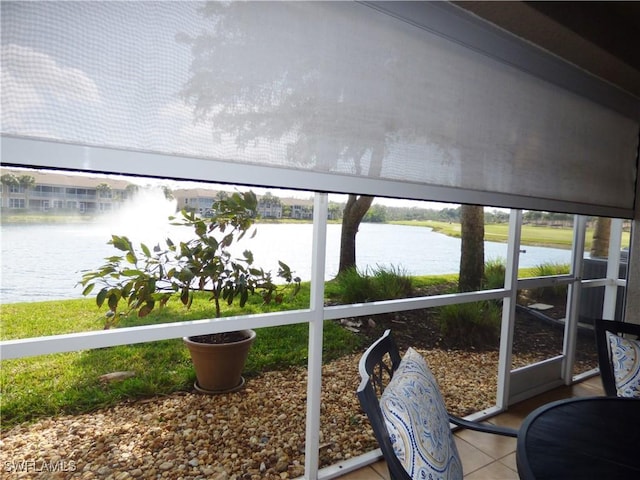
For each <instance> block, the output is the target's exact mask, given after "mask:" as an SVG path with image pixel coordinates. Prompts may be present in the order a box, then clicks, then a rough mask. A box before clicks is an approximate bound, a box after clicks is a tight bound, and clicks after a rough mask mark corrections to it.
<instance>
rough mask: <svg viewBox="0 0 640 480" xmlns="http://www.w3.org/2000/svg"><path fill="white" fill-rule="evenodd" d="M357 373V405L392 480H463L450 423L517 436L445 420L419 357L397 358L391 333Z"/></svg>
mask: <svg viewBox="0 0 640 480" xmlns="http://www.w3.org/2000/svg"><path fill="white" fill-rule="evenodd" d="M359 369H360V377H361V379H362V380H361V382H360V385H359V386H358V390H357V395H358V398H359V400H360V405H361V406H362V409H363V410H364V412H365V413H366V414H367V416H368V418H369V422H370V423H371V426H372V428H373V433H374V435H375V437H376V440H377V441H378V444H379V445H380V449H381V450H382V455H383V456H384V459H385V461H386V462H387V466H388V468H389V473H390V474H391V478H392V479H394V480H400V479H402V480H412V479H417V478H432V477H431V475H433V476H434V477H436V476H437V477H438V478H439V477H447V478H462V475H463V472H462V464H461V462H460V457H459V454H458V451H457V448H456V446H455V441H454V439H453V434H452V431H451V424H454V425H457V426H459V427H463V428H468V429H471V430H476V431H480V432H485V433H492V434H497V435H504V436H509V437H517V435H518V432H517V430H514V429H511V428H506V427H499V426H495V425H490V424H484V423H479V422H473V421H469V420H465V419H463V418H460V417H456V416H454V415H450V414H449V413H448V412H447V411H446V407H445V404H444V400H443V398H442V395H441V393H440V390H439V387H438V385H437V382H436V380H435V378H434V377H433V375H432V374H431V372H430V371H429V368H428V366H427V364H426V362H425V361H424V359H423V358H422V356H421V355H420V354H419V353H417V352H416V351H415V350H413V349H412V348H409V349H408V350H407V352H406V353H405V355H404V357H402V358H401V357H400V352H399V351H398V347H397V345H396V343H395V341H394V339H393V336H392V334H391V331H390V330H387V331H385V332H384V334H383V335H382V336H381V337H380V338H379V339H378V340H376V341H375V342H374V343H373V344H372V345H371V346H370V347H369V348H368V349H367V350H366V351H365V352H364V354H363V355H362V358H361V359H360V363H359ZM390 430H391V431H390ZM394 446H395V449H394ZM405 466H406V468H405Z"/></svg>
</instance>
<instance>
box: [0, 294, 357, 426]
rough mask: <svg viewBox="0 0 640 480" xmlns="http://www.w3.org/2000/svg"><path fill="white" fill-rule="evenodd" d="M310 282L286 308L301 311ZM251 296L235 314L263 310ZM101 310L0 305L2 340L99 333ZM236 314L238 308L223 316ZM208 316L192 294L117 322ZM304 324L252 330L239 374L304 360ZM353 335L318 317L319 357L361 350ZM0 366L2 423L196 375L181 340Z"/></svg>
mask: <svg viewBox="0 0 640 480" xmlns="http://www.w3.org/2000/svg"><path fill="white" fill-rule="evenodd" d="M308 304H309V286H308V284H307V285H305V286H304V288H303V290H302V291H301V293H300V294H299V295H298V296H297V297H296V298H295V300H294V301H293V302H290V303H289V304H287V305H286V306H284V305H280V306H277V307H275V306H271V307H270V310H273V309H274V308H279V309H284V308H288V309H291V308H307V306H308ZM265 309H266V307H263V306H262V305H261V304H260V301H259V300H258V299H255V300H254V301H253V303H252V304H250V305H249V306H248V308H245V309H244V310H242V313H247V314H248V313H258V312H264V311H265ZM104 311H105V308H103V309H102V311H98V309H97V307H96V306H95V303H94V300H93V299H82V300H64V301H55V302H37V303H18V304H10V305H2V306H0V332H1V337H2V339H3V340H9V339H17V338H28V337H35V336H41V335H55V334H63V333H71V332H82V331H94V330H101V329H102V328H103V326H104V321H103V317H102V316H103V315H104ZM236 314H240V310H239V308H238V307H235V308H229V309H227V310H226V311H225V315H236ZM212 315H213V306H212V305H211V304H210V303H209V302H208V301H207V299H206V298H203V297H201V298H198V299H197V300H196V301H195V302H194V305H193V306H192V308H191V310H189V311H186V310H185V309H184V308H183V307H182V306H181V305H180V304H179V302H170V303H169V305H168V307H167V308H165V309H163V310H162V311H158V312H153V313H152V314H150V315H148V316H147V317H145V318H144V319H138V318H137V317H135V316H131V317H126V318H123V319H122V320H121V326H134V325H142V324H151V323H166V322H174V321H176V320H194V319H198V318H208V317H211V316H212ZM308 329H309V326H308V324H306V323H305V324H298V325H287V326H282V327H270V328H262V329H258V330H257V333H258V336H257V338H256V341H255V343H254V345H253V347H252V349H251V352H250V355H249V359H248V360H247V365H246V369H245V375H246V376H249V377H250V376H252V375H257V374H259V373H260V372H262V371H267V370H273V369H280V368H283V367H287V366H292V365H305V364H306V361H307V345H308ZM360 346H361V345H360V339H359V338H358V337H357V336H356V335H354V334H353V333H351V332H349V331H347V330H345V329H343V328H342V327H340V326H339V325H338V324H337V323H335V322H331V321H327V322H325V331H324V348H325V351H324V359H325V360H330V359H335V358H338V357H340V356H342V355H345V354H347V353H352V352H354V351H356V350H357V349H358V348H359V347H360ZM1 365H2V368H1V369H0V386H1V392H2V424H1V426H2V428H7V427H10V426H12V425H15V424H17V423H21V422H25V421H31V420H33V419H36V418H38V417H41V416H50V415H57V414H73V413H81V412H88V411H92V410H94V409H96V408H100V407H103V406H107V405H113V404H115V403H118V402H120V401H122V400H125V399H127V398H137V397H144V396H153V395H162V394H168V393H171V392H175V391H178V390H184V389H191V387H192V385H193V382H194V381H195V374H194V372H193V368H192V365H191V360H190V358H189V353H188V351H187V350H186V348H185V347H184V346H183V344H182V340H180V339H173V340H164V341H158V342H149V343H142V344H135V345H123V346H117V347H109V348H100V349H94V350H85V351H80V352H71V353H61V354H53V355H43V356H40V357H30V358H23V359H17V360H3V361H2V363H1ZM125 370H132V371H134V372H135V374H136V375H135V377H132V378H129V379H126V380H124V381H122V382H115V383H110V384H105V383H101V382H100V376H101V375H104V374H107V373H111V372H117V371H125Z"/></svg>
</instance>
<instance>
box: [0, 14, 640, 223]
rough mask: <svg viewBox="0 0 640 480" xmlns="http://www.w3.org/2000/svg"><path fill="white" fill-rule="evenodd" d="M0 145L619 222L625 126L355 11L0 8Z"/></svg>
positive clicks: (630, 181)
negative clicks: (302, 178) (292, 177)
mask: <svg viewBox="0 0 640 480" xmlns="http://www.w3.org/2000/svg"><path fill="white" fill-rule="evenodd" d="M426 3H427V5H421V6H420V7H421V8H426V9H428V8H430V7H429V5H428V3H429V2H426ZM2 133H3V134H4V135H10V136H12V137H20V138H23V139H24V138H27V139H29V138H33V139H36V138H38V139H45V140H53V141H56V142H64V143H70V144H75V145H81V146H95V147H108V148H113V149H118V150H119V151H124V152H127V151H131V152H140V151H142V152H151V153H160V154H165V155H166V154H169V155H175V156H176V158H177V160H176V161H179V157H181V156H184V157H193V158H199V159H202V161H203V162H204V161H207V160H216V161H223V162H233V163H241V164H254V165H262V166H264V165H266V166H277V167H281V168H285V169H288V170H290V171H296V172H300V171H304V172H309V175H313V174H314V173H317V172H322V173H324V174H326V173H328V174H329V175H322V176H321V177H320V180H319V182H318V183H317V186H318V189H319V190H327V191H333V190H335V186H334V185H332V182H333V180H332V178H334V176H336V177H337V176H341V177H344V176H347V177H348V176H357V177H366V178H373V179H378V180H381V181H394V182H399V184H402V182H411V183H414V184H415V183H417V184H420V185H425V186H438V187H446V188H450V189H461V190H465V191H467V192H472V193H471V197H467V198H469V199H470V200H474V196H473V195H474V194H473V192H478V200H482V203H488V202H487V201H486V197H484V196H481V195H484V194H486V193H487V192H489V193H495V194H500V195H502V196H501V197H500V198H501V200H500V202H501V206H507V207H508V206H513V205H510V204H509V203H510V202H509V198H510V196H513V197H514V198H515V197H516V196H517V197H519V198H521V197H523V196H524V197H528V198H531V199H532V201H535V199H551V200H554V201H557V202H560V204H562V203H566V204H567V205H574V204H580V205H586V206H587V207H586V208H587V209H588V206H589V205H593V206H599V207H602V206H604V207H610V208H611V209H614V210H615V213H616V214H617V215H620V209H626V210H628V211H631V210H632V209H633V202H634V186H635V175H636V170H635V169H636V151H637V145H638V119H637V118H630V117H629V116H626V115H624V114H622V113H618V112H617V111H615V110H614V109H611V108H608V107H606V106H604V105H602V104H600V103H597V102H594V101H592V100H591V99H587V98H585V97H583V96H581V95H578V94H576V93H573V92H571V91H568V90H566V89H564V88H561V87H559V86H556V85H555V84H553V83H551V82H547V81H545V80H543V79H541V78H539V77H538V76H534V75H532V74H530V73H527V72H525V71H523V70H521V69H519V68H517V67H515V66H513V65H510V64H508V63H505V62H503V61H500V60H497V59H495V58H492V57H490V56H488V55H486V54H484V53H480V52H478V51H476V50H475V49H471V48H468V47H467V46H465V45H462V44H460V43H459V42H455V41H452V40H451V39H449V38H445V37H443V36H440V35H437V34H435V33H433V32H430V31H427V30H425V29H423V28H420V27H419V26H417V25H415V24H413V23H410V22H407V21H403V20H400V19H398V18H396V17H394V16H391V15H388V14H386V13H384V12H381V11H378V10H377V9H374V8H370V7H369V6H367V5H364V4H359V3H354V2H273V3H272V2H238V3H233V2H212V3H206V4H205V3H199V2H2ZM3 150H4V149H3ZM7 156H9V157H10V158H4V157H7ZM132 158H135V157H132ZM3 161H4V162H10V163H15V164H20V163H21V161H23V159H21V158H20V155H19V154H17V155H16V154H15V153H13V150H12V153H11V155H9V152H8V151H3ZM32 162H34V163H36V164H37V162H38V160H37V159H35V160H33V159H32ZM60 162H64V159H60ZM32 165H33V163H32ZM61 166H63V165H61ZM94 168H95V167H94ZM100 168H101V169H103V170H104V169H108V165H107V166H104V165H103V166H101V167H100ZM145 168H147V170H149V171H148V172H146V173H149V174H153V175H162V173H163V172H162V171H158V168H159V167H158V166H157V165H156V166H154V165H153V162H151V163H149V166H148V167H145ZM160 170H161V169H160ZM193 175H194V178H196V177H197V175H198V173H197V172H194V174H193ZM210 180H214V181H215V180H216V179H215V178H211V179H210ZM238 180H241V179H238ZM289 187H295V185H289ZM360 193H369V194H372V195H375V194H376V193H378V192H376V191H369V192H360ZM402 193H403V192H402V191H398V192H396V194H397V196H402ZM433 199H434V200H438V198H433ZM446 200H449V198H447V199H446ZM558 209H559V210H561V209H562V208H558ZM571 209H572V208H571V207H570V206H569V207H567V208H565V210H569V211H570V210H571Z"/></svg>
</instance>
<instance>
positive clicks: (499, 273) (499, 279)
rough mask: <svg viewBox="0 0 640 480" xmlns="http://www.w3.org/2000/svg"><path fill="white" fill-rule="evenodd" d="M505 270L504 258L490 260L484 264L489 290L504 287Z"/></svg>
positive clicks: (486, 283) (485, 283)
mask: <svg viewBox="0 0 640 480" xmlns="http://www.w3.org/2000/svg"><path fill="white" fill-rule="evenodd" d="M505 271H506V265H505V260H504V258H497V259H494V260H488V261H487V262H486V263H485V266H484V286H485V287H486V288H487V289H489V290H491V289H494V288H503V287H504V277H505Z"/></svg>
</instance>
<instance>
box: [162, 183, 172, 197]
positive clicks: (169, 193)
mask: <svg viewBox="0 0 640 480" xmlns="http://www.w3.org/2000/svg"><path fill="white" fill-rule="evenodd" d="M162 193H163V194H164V198H165V199H167V200H173V198H174V197H173V191H172V190H171V189H170V188H169V187H167V186H166V185H163V186H162Z"/></svg>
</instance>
